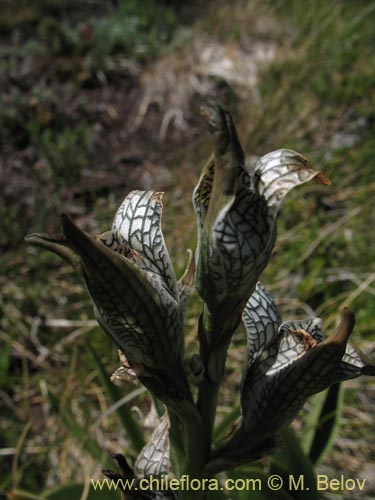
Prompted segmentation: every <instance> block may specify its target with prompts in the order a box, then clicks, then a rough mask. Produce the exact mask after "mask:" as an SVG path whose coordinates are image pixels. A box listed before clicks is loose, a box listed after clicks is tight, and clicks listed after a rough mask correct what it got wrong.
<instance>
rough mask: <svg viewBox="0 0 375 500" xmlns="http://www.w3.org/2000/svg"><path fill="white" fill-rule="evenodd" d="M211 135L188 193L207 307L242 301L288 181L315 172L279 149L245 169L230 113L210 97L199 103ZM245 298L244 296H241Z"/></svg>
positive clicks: (267, 245)
mask: <svg viewBox="0 0 375 500" xmlns="http://www.w3.org/2000/svg"><path fill="white" fill-rule="evenodd" d="M202 112H203V115H204V116H205V117H206V119H207V121H208V126H209V130H210V132H211V134H212V135H213V137H214V143H215V147H214V155H213V156H212V157H211V158H210V160H209V161H208V163H207V165H206V166H205V167H204V169H203V173H202V175H201V177H200V179H199V182H198V185H197V187H196V188H195V191H194V195H193V203H194V207H195V212H196V215H197V219H198V246H197V252H196V261H197V273H196V287H197V289H198V292H199V294H200V295H201V297H202V298H203V300H204V301H205V302H206V304H207V305H208V308H209V310H210V312H211V313H212V312H214V311H215V310H217V309H218V308H219V307H221V306H224V307H227V306H228V304H231V305H232V304H233V306H235V304H237V303H238V302H241V303H243V305H244V303H245V302H246V300H247V299H248V298H249V296H250V295H251V293H252V292H253V290H254V288H255V285H256V282H257V280H258V278H259V276H260V274H261V272H262V271H263V269H264V268H265V267H266V265H267V263H268V260H269V258H270V256H271V252H272V249H273V246H274V243H275V238H276V215H277V212H278V209H279V207H280V204H281V201H282V199H283V198H284V196H285V195H286V194H287V193H288V191H290V190H291V189H292V188H293V187H295V186H298V185H299V184H302V183H304V182H307V181H309V180H311V179H313V178H315V179H316V180H317V181H318V182H320V183H322V184H329V181H328V179H327V178H326V177H324V175H323V174H322V173H321V172H316V171H314V170H312V168H311V166H310V164H309V162H308V160H306V158H304V157H303V156H301V155H300V154H298V153H296V152H294V151H291V150H288V149H280V150H277V151H273V152H272V153H269V154H267V155H265V156H263V157H262V158H260V159H259V160H258V162H257V163H256V165H255V167H254V168H252V169H251V170H249V171H247V170H246V169H245V159H244V153H243V151H242V148H241V145H240V142H239V139H238V136H237V132H236V129H235V127H234V124H233V121H232V118H231V116H230V114H229V113H228V112H227V111H224V110H223V109H222V108H221V107H220V105H219V104H218V103H217V102H216V101H215V100H213V99H209V100H207V104H206V106H204V107H203V109H202ZM244 301H245V302H244Z"/></svg>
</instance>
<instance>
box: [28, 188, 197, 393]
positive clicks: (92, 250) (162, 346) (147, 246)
mask: <svg viewBox="0 0 375 500" xmlns="http://www.w3.org/2000/svg"><path fill="white" fill-rule="evenodd" d="M161 198H162V193H154V192H153V191H133V192H131V193H130V194H129V195H128V196H127V197H126V198H125V200H124V202H123V203H122V205H121V206H120V208H119V210H118V211H117V213H116V215H115V219H114V222H113V226H112V229H111V230H110V231H108V232H106V233H104V234H101V235H99V236H97V237H96V238H93V237H91V236H89V235H88V234H86V233H84V232H83V231H82V230H81V229H79V228H78V227H77V226H76V225H75V224H74V223H73V222H72V221H71V219H70V218H69V217H68V216H66V215H64V216H62V229H63V235H60V236H53V235H45V234H32V235H30V236H28V237H27V241H28V242H29V243H32V244H34V245H39V246H42V247H44V248H47V249H49V250H51V251H53V252H55V253H57V254H58V255H60V256H61V257H63V258H65V259H66V260H68V262H70V263H71V264H72V265H73V267H74V268H75V269H76V270H77V271H78V274H79V275H80V277H81V278H82V279H83V281H84V283H85V285H86V287H87V290H88V292H89V294H90V296H91V298H92V300H93V302H94V308H95V313H96V317H97V320H98V322H99V324H100V325H101V327H102V328H103V330H104V331H105V332H106V333H107V334H108V335H109V336H110V337H111V338H112V340H113V341H114V342H115V343H116V344H117V345H118V347H119V348H120V349H121V350H122V352H123V353H124V354H125V356H126V359H127V360H128V362H129V363H130V365H131V366H132V365H136V366H137V369H138V372H139V371H140V367H143V370H142V371H141V375H140V377H139V378H140V379H142V375H143V376H144V377H146V378H148V379H150V378H153V379H154V380H156V381H157V388H158V389H157V390H159V392H160V390H161V392H163V391H170V392H171V397H172V394H173V396H175V397H176V399H188V400H190V399H191V394H190V390H189V387H188V384H187V381H186V377H185V373H184V370H183V364H182V357H183V345H184V344H183V311H182V308H181V306H180V297H179V290H178V283H177V280H176V276H175V273H174V269H173V266H172V263H171V261H170V258H169V254H168V251H167V248H166V245H165V241H164V238H163V234H162V231H161V227H160V224H161V213H162V202H161ZM163 387H164V388H163ZM159 395H160V394H159ZM161 397H162V399H163V395H161ZM164 399H165V398H164Z"/></svg>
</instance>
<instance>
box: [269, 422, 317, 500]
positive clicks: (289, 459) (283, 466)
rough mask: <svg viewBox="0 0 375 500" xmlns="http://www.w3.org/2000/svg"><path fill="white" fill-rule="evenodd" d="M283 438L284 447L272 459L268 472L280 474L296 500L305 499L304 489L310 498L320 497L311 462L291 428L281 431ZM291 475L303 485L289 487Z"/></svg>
mask: <svg viewBox="0 0 375 500" xmlns="http://www.w3.org/2000/svg"><path fill="white" fill-rule="evenodd" d="M283 440H284V444H285V447H284V448H283V450H282V451H281V452H280V453H277V454H276V455H275V456H274V458H273V459H272V462H271V467H270V474H277V475H279V476H281V477H282V478H283V481H284V487H285V486H287V487H288V489H289V494H290V495H291V496H292V497H293V498H295V499H296V500H297V499H298V500H306V498H307V493H306V491H308V498H309V499H311V500H316V499H319V498H321V496H320V494H319V493H318V491H317V489H316V475H315V473H314V469H313V466H312V463H311V461H310V459H309V457H308V456H307V455H305V453H304V452H303V449H302V447H301V444H300V442H299V441H298V439H297V437H296V435H295V433H294V431H293V430H292V429H291V428H289V429H286V430H285V431H284V432H283ZM291 477H293V479H294V481H295V483H298V480H299V479H300V478H302V482H303V487H299V488H297V487H295V488H294V487H292V488H290V487H289V486H290V478H291ZM291 490H292V491H291Z"/></svg>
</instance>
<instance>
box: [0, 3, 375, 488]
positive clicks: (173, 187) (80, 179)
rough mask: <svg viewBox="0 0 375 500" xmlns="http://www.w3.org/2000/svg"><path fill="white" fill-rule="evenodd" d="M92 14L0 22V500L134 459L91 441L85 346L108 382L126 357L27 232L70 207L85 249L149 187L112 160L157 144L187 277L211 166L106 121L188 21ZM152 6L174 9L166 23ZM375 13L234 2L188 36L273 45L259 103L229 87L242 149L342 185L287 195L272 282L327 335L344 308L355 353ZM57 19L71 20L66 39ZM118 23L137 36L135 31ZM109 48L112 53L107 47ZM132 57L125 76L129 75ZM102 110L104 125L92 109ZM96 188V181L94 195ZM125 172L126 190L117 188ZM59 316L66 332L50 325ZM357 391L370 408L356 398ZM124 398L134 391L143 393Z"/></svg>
mask: <svg viewBox="0 0 375 500" xmlns="http://www.w3.org/2000/svg"><path fill="white" fill-rule="evenodd" d="M85 4H86V2H65V3H64V4H63V3H62V2H58V1H57V0H56V1H52V0H48V1H47V2H33V3H30V2H26V1H24V2H21V3H20V6H21V7H22V8H21V7H20V8H19V9H18V11H17V12H18V13H17V16H15V15H14V12H13V10H12V9H13V7H11V3H10V2H9V4H8V5H7V6H6V7H7V11H6V12H7V15H0V19H1V28H2V30H3V38H2V43H0V51H1V54H2V56H3V57H2V62H1V69H2V73H3V74H4V75H7V80H6V85H5V87H4V89H5V90H4V91H3V92H2V94H1V100H2V103H3V106H2V107H1V111H0V124H1V128H2V131H3V136H2V139H1V146H2V148H3V151H4V155H3V157H4V165H5V168H6V172H7V173H8V176H7V178H6V179H5V181H6V182H5V183H4V185H3V187H2V190H3V193H2V194H4V200H5V204H2V205H1V207H0V247H1V250H0V288H1V296H0V311H1V312H0V314H1V317H0V321H1V323H0V341H1V344H2V346H4V348H3V347H2V349H1V353H0V396H1V398H0V406H1V411H0V415H1V416H0V441H1V442H2V443H3V444H2V449H8V454H6V455H3V456H2V457H1V460H0V489H1V488H3V489H8V488H10V487H11V486H13V487H15V486H20V487H22V488H24V489H28V490H30V491H34V492H39V491H40V490H41V488H44V487H45V486H46V485H48V486H52V485H53V484H59V483H64V482H69V481H75V480H79V481H83V480H85V478H87V477H89V476H90V475H91V476H95V475H96V476H99V474H100V468H101V465H100V464H99V465H98V447H100V448H102V449H104V450H105V452H104V453H102V454H101V457H100V458H101V459H102V460H103V464H104V463H105V461H106V460H107V458H106V457H108V452H109V451H118V450H119V448H120V449H126V447H127V444H128V441H127V438H126V435H125V434H124V432H123V430H122V429H121V426H120V419H119V417H118V416H117V415H116V414H115V413H113V414H111V415H110V416H109V417H108V418H106V419H105V420H104V421H103V422H102V423H101V424H100V425H98V426H97V427H96V428H95V429H94V428H93V427H92V424H93V422H95V421H96V420H97V419H98V418H99V416H100V414H101V413H102V412H103V411H105V410H106V409H108V408H109V407H110V406H111V404H112V403H111V401H110V399H109V398H108V395H107V394H106V393H105V390H104V389H103V387H102V385H101V383H100V381H99V380H98V378H97V367H96V366H95V363H94V362H93V360H92V357H91V356H90V354H89V352H88V350H87V349H86V344H87V342H88V341H89V342H90V344H91V345H92V346H93V347H94V349H95V350H96V352H99V353H100V358H101V361H102V363H103V364H104V365H105V366H106V367H107V369H108V371H109V372H111V371H112V370H114V369H115V368H116V367H117V365H118V360H117V354H116V352H115V349H113V346H112V345H111V344H110V342H109V341H108V340H107V339H106V337H105V336H104V335H103V334H102V332H101V331H100V329H99V328H97V327H93V326H91V323H89V322H88V321H89V320H91V319H92V318H93V313H92V308H91V305H90V304H89V302H88V300H87V298H86V296H85V295H84V294H83V292H82V288H81V285H80V284H79V283H78V282H77V281H76V280H75V277H74V276H73V274H72V272H71V271H70V269H68V267H67V266H65V265H62V264H61V262H60V261H59V260H57V259H56V258H54V257H53V256H50V255H46V254H44V253H41V252H38V251H36V250H35V249H31V248H25V247H24V246H23V244H22V239H23V236H24V234H25V233H26V232H31V231H33V230H43V231H50V232H55V231H56V230H57V229H58V225H59V221H58V213H59V212H60V211H61V210H62V207H64V209H65V210H68V211H70V212H71V213H73V215H74V217H75V219H76V220H77V219H78V222H79V223H80V225H81V226H82V227H84V228H85V229H86V230H87V231H88V232H90V233H91V234H98V233H100V232H102V231H104V230H105V229H107V228H108V227H109V225H110V221H111V218H112V216H113V213H114V210H115V209H116V208H117V206H118V204H119V203H120V202H121V199H122V197H123V196H124V195H125V192H124V191H126V190H128V189H130V188H131V187H133V188H136V187H139V188H142V187H143V186H144V185H146V184H147V182H150V181H149V180H147V179H149V177H147V175H146V173H147V172H148V170H147V169H148V168H149V167H148V166H147V165H146V167H145V162H144V160H142V158H141V164H142V165H143V166H142V171H141V175H140V176H139V177H137V176H135V177H134V176H133V177H132V175H135V174H134V172H136V169H137V168H138V167H136V166H133V164H132V163H131V161H132V160H131V159H130V160H129V159H128V158H125V160H126V161H127V162H128V163H127V164H126V165H128V164H130V165H131V166H125V167H124V164H123V163H121V161H122V160H121V161H120V160H118V159H117V157H118V156H119V154H120V153H121V154H123V148H125V146H129V147H130V148H132V147H133V144H134V143H135V144H136V145H137V147H138V149H136V153H137V154H138V151H142V152H144V155H145V157H146V159H150V158H151V155H154V154H155V153H154V152H153V151H150V149H151V146H150V143H151V144H152V145H153V144H155V145H156V146H155V148H156V156H154V157H153V160H152V161H154V162H155V163H156V164H162V163H165V162H166V163H167V165H168V167H169V168H170V169H171V172H172V180H170V181H168V182H169V186H166V187H167V189H166V190H167V191H168V193H167V194H168V196H166V198H165V200H166V202H165V205H166V206H165V214H164V228H165V232H166V237H167V240H168V243H169V247H170V250H171V254H172V256H173V258H174V261H175V262H176V267H177V269H178V273H179V274H181V272H182V269H183V266H184V262H185V258H186V254H185V248H187V247H188V246H190V247H194V244H195V229H194V217H193V215H192V214H193V212H192V208H191V204H190V192H191V190H192V188H193V186H194V184H195V182H196V179H197V177H198V174H199V168H200V165H201V164H203V162H204V159H205V156H206V155H207V154H208V152H209V148H210V145H209V143H208V140H207V138H206V135H205V136H204V139H200V138H199V137H196V138H194V137H192V136H185V137H183V141H181V140H180V141H174V140H172V139H170V141H168V137H167V140H166V143H165V144H164V145H159V144H158V142H157V137H158V128H157V127H155V125H154V122H152V121H151V123H150V124H149V125H148V127H149V128H148V129H140V130H139V132H138V136H137V135H133V136H130V138H129V137H128V136H127V135H126V134H125V133H124V127H123V125H122V123H121V120H122V118H121V116H120V117H119V118H118V117H116V116H115V114H114V113H113V110H111V108H110V107H109V105H112V106H115V110H116V109H117V108H116V105H118V108H119V109H120V107H121V106H125V109H127V108H126V97H127V92H128V91H129V92H131V91H134V88H136V89H137V86H138V85H139V83H138V75H139V74H140V75H141V74H142V71H143V70H144V69H145V68H147V67H148V66H147V65H152V64H153V60H156V59H157V58H163V54H164V51H165V53H168V51H167V49H168V44H169V43H170V42H175V40H176V38H178V37H179V36H180V35H179V31H178V27H179V22H180V21H179V18H178V13H176V12H175V11H172V10H171V9H169V8H164V7H163V8H162V7H160V4H158V6H157V4H156V2H151V1H150V2H147V8H145V10H144V11H142V15H141V13H140V12H139V11H138V10H137V5H136V4H137V3H136V2H126V3H121V2H120V6H119V10H118V11H114V10H112V9H111V8H110V6H109V4H107V3H105V2H103V3H101V5H102V6H101V7H100V8H98V10H97V12H96V15H95V16H94V15H93V14H92V10H90V11H89V12H87V10H85V9H86V7H87V6H86V7H85ZM98 5H99V3H98ZM2 8H4V7H2ZM127 9H130V10H127ZM132 9H133V10H132ZM155 9H162V15H161V16H158V18H159V21H158V23H157V24H154V22H153V19H154V17H155ZM373 10H374V6H373V4H371V3H368V2H338V1H335V2H330V3H328V2H324V1H323V0H314V1H312V2H308V3H307V4H306V2H299V1H297V0H283V1H276V2H257V1H256V0H254V1H253V2H240V1H238V2H235V3H234V4H233V5H232V4H231V6H230V7H229V6H228V5H226V4H225V2H222V3H220V4H219V7H218V6H214V7H212V8H211V9H209V8H208V9H207V11H204V12H203V13H202V17H201V19H198V20H195V21H194V22H193V21H192V20H191V26H190V28H189V30H188V34H187V35H186V34H185V35H184V36H185V38H184V40H185V42H184V43H192V41H194V39H196V38H198V37H200V36H202V33H204V34H205V36H206V35H207V33H210V34H211V36H212V37H214V38H215V39H216V40H220V42H221V43H223V44H229V45H231V46H232V45H233V44H236V46H238V47H241V49H243V50H250V46H249V43H250V42H251V40H252V39H253V38H255V39H257V38H261V39H263V40H264V39H266V40H267V41H269V42H272V43H273V44H274V45H275V46H276V50H275V57H274V59H273V62H272V63H270V64H268V65H266V66H265V67H263V68H261V69H260V70H259V71H260V73H259V74H258V84H257V92H256V93H255V94H254V92H253V90H251V91H250V90H249V92H248V94H246V97H244V96H243V94H241V98H239V97H238V94H237V92H238V89H237V88H236V86H235V85H233V86H230V85H229V87H230V89H229V90H230V91H227V92H226V93H225V99H227V101H228V103H230V104H231V105H232V104H233V105H235V107H236V109H234V111H235V115H236V118H237V121H238V123H239V125H238V129H239V134H240V137H241V139H242V141H243V143H244V145H245V149H246V152H247V153H248V154H249V155H261V154H264V153H266V152H268V151H271V150H272V149H277V148H280V147H289V148H293V149H296V150H297V151H300V152H301V153H303V154H305V155H306V156H308V157H309V159H310V160H311V162H312V165H313V167H314V168H315V169H319V170H322V171H323V172H324V173H325V174H326V175H327V176H328V177H329V178H331V180H332V186H331V187H330V188H322V187H320V186H317V185H314V184H309V185H307V186H304V187H302V188H299V189H298V190H297V191H295V192H292V193H291V195H290V196H289V198H288V200H287V201H286V202H285V204H284V205H283V208H282V211H281V214H280V217H279V239H278V243H277V246H276V248H275V252H274V255H273V257H272V261H271V264H270V266H269V267H268V268H267V270H266V272H265V274H264V277H263V281H264V282H265V284H267V285H268V286H270V288H271V289H272V291H273V292H274V294H275V296H276V298H277V300H278V303H279V305H280V308H281V311H282V314H283V317H284V318H285V319H287V318H288V317H289V316H290V317H293V316H306V315H309V314H308V312H309V310H310V309H314V310H315V311H316V313H317V314H318V315H321V316H322V317H323V318H324V325H325V327H326V330H327V332H328V333H330V332H331V331H332V329H333V328H334V325H335V323H336V321H337V312H338V311H339V310H340V309H341V308H342V306H343V305H349V306H350V307H352V308H353V309H354V310H355V312H356V315H357V326H356V330H355V340H357V341H358V342H361V341H362V342H367V344H368V343H369V342H370V341H373V340H374V333H373V332H374V326H375V325H374V317H373V308H372V307H371V302H373V295H374V293H375V287H374V279H375V269H374V257H375V255H374V245H373V236H374V231H373V227H374V223H375V220H374V215H373V209H372V200H373V195H374V188H375V178H374V173H373V172H374V165H373V158H374V140H373V132H374V99H373V88H374V77H373V74H374V71H373V69H374V68H373V64H371V61H372V60H373V49H372V36H373V35H372V22H371V15H373ZM56 16H57V18H59V16H60V18H61V19H62V23H59V29H56V22H55V21H54V19H56ZM86 19H89V20H90V22H92V25H93V31H92V33H93V36H94V38H93V41H90V37H91V34H90V33H91V32H90V30H89V31H87V30H86V31H85V30H84V29H83V28H84V27H85V26H86V23H85V20H86ZM257 20H261V21H262V22H261V23H260V24H261V26H259V24H257ZM123 23H132V24H131V26H130V27H129V29H128V30H127V31H126V33H125V31H123V30H122V27H123ZM150 27H152V29H151V30H150V29H149V28H150ZM82 29H83V31H82ZM130 35H131V36H130ZM85 37H86V38H85ZM252 37H253V38H252ZM108 39H109V40H110V43H108V44H106V43H104V42H105V41H106V40H108ZM186 40H187V42H186ZM177 45H178V44H177ZM171 54H172V57H173V52H169V53H168V57H171ZM125 60H127V61H130V63H131V64H130V63H129V64H127V65H125V64H122V63H121V61H122V62H123V63H124V61H125ZM116 61H117V62H118V64H117V63H116ZM178 63H179V61H178ZM49 65H50V66H49ZM116 65H117V66H116ZM176 65H177V62H176ZM48 67H50V69H48ZM25 68H32V69H31V70H29V71H28V72H27V71H26V72H25ZM172 69H173V68H172ZM40 74H42V75H45V78H46V81H43V79H41V78H40V76H38V75H40ZM101 75H104V79H103V78H102V76H101ZM215 84H216V85H217V86H218V89H219V92H221V91H222V90H220V89H223V88H226V89H227V90H228V84H227V83H226V82H225V81H222V80H220V79H219V80H217V81H216V83H215ZM119 89H122V90H121V91H120V90H119ZM106 92H108V93H109V94H110V95H111V96H115V97H113V99H114V100H113V101H111V100H105V99H106V96H105V93H106ZM119 92H120V94H119ZM121 92H123V93H121ZM117 95H120V97H119V99H118V100H115V99H117V97H116V96H117ZM129 95H131V96H134V94H130V93H129ZM135 95H136V97H137V98H138V94H135ZM97 101H98V103H97ZM93 102H95V106H93ZM99 103H102V106H103V107H104V108H105V111H101V110H100V109H98V106H96V104H99ZM235 103H236V104H235ZM193 105H195V102H194V103H193ZM104 108H103V109H104ZM160 109H161V110H162V105H161V107H160ZM159 114H160V113H159ZM146 118H147V117H146ZM145 130H146V137H143V136H142V134H145ZM199 133H200V134H202V129H200V131H199ZM121 134H122V136H121ZM155 136H156V139H155ZM103 137H104V139H103ZM121 137H123V138H125V139H122V140H123V141H125V145H124V146H122V142H121ZM132 151H133V150H131V152H132ZM121 158H122V157H121ZM250 160H251V158H250ZM142 162H143V163H142ZM7 165H8V166H9V165H10V166H11V167H12V168H10V167H9V168H8V166H7ZM119 165H120V167H121V169H125V170H119V168H120V167H119ZM134 165H136V163H134ZM177 165H178V167H177ZM89 166H90V168H89ZM119 171H120V172H121V175H119V174H118V172H119ZM150 171H151V172H153V170H152V169H151V170H150ZM145 172H146V173H145ZM158 172H160V170H156V174H155V173H154V174H153V173H151V174H149V175H151V178H152V181H153V182H152V184H155V186H156V187H157V189H164V188H165V184H166V182H164V181H161V180H160V178H158ZM99 173H101V174H103V176H102V177H100V179H101V180H100V182H99V183H94V185H92V183H90V182H91V181H92V179H93V178H95V175H98V174H99ZM116 173H117V174H116ZM113 174H116V175H117V178H116V183H117V184H118V185H117V186H116V184H111V183H110V182H109V181H108V179H110V178H111V175H113ZM145 179H146V180H145ZM142 182H145V184H142ZM163 182H164V186H163ZM199 307H200V305H199V301H198V300H197V299H195V300H194V301H193V303H192V308H191V313H190V316H189V318H188V337H187V342H188V351H190V350H194V349H196V347H195V339H194V334H195V326H196V319H195V318H196V313H197V312H198V310H199ZM56 319H65V320H67V322H66V323H65V326H63V327H62V326H56V324H57V323H56V321H55V322H54V320H56ZM75 322H78V323H75ZM243 349H244V343H243V339H235V342H234V348H233V349H232V351H231V352H230V355H229V362H228V377H227V386H226V387H227V388H226V389H225V390H224V391H223V395H222V401H221V406H220V407H221V411H222V413H223V414H225V413H227V412H228V409H229V407H230V405H232V404H233V399H232V393H233V392H235V390H238V384H239V381H240V373H239V370H238V364H239V363H241V362H242V353H243ZM351 387H352V388H351ZM358 387H360V388H361V391H362V392H361V398H362V399H359V396H358V394H357V393H356V392H355V390H354V389H356V390H358ZM120 390H121V391H123V392H124V393H126V392H131V391H132V390H133V387H132V386H131V385H126V386H124V387H121V389H120ZM373 398H374V394H373V391H372V392H371V388H370V386H369V385H366V384H365V385H361V386H358V385H357V384H353V385H352V386H349V388H348V390H347V393H346V407H345V408H346V410H344V425H345V429H344V430H345V433H347V434H348V435H349V436H351V437H352V442H354V441H355V440H356V439H357V440H359V441H360V442H361V443H364V441H365V438H366V433H368V430H369V429H370V427H369V423H368V422H367V424H366V419H365V418H363V419H362V418H361V417H360V415H362V414H364V408H363V401H364V400H366V401H368V402H370V403H371V401H373ZM132 404H133V402H132V403H130V404H129V405H128V406H129V408H130V406H131V405H132ZM136 404H137V406H138V407H139V409H140V410H139V411H141V412H143V413H144V412H146V411H147V408H148V403H147V399H146V398H145V396H144V395H142V396H139V397H138V398H137V399H136ZM352 406H353V407H357V408H360V412H359V414H358V415H357V418H353V415H351V411H352V409H351V407H352ZM87 429H89V431H88V433H87ZM366 429H367V431H366ZM87 434H88V435H89V438H90V439H89V441H88V443H89V444H87V443H86V444H85V445H82V443H81V442H80V441H81V440H80V436H83V435H87ZM90 443H91V444H90ZM97 443H99V445H98V444H97ZM9 449H10V451H9ZM335 450H336V451H335V453H336V454H333V455H332V456H330V457H331V458H329V460H328V463H329V466H331V465H332V466H333V467H336V468H338V469H340V467H345V466H348V464H347V463H345V459H344V457H345V453H344V451H343V446H342V445H341V444H340V439H339V440H338V445H336V448H335ZM361 456H362V458H363V460H362V462H360V463H357V466H356V470H357V471H358V473H359V474H360V473H361V470H362V468H363V464H364V463H365V462H366V461H371V460H373V459H371V453H370V451H369V450H368V449H367V447H366V446H365V445H364V444H363V449H362V450H361ZM332 457H333V458H332ZM99 461H100V460H99ZM103 464H102V465H103ZM343 464H344V465H343ZM349 464H350V461H349ZM341 470H342V469H341ZM347 470H350V469H347Z"/></svg>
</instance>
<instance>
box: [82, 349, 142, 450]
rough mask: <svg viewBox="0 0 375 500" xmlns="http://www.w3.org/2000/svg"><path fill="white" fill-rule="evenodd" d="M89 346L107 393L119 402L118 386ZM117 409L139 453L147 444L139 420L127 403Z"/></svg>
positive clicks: (130, 439)
mask: <svg viewBox="0 0 375 500" xmlns="http://www.w3.org/2000/svg"><path fill="white" fill-rule="evenodd" d="M87 347H88V351H89V353H90V355H91V358H92V360H93V362H94V364H95V366H96V368H97V370H98V375H99V378H100V381H101V383H102V385H103V386H104V388H105V390H106V393H107V394H108V396H109V398H110V400H111V401H112V404H115V403H117V402H118V401H119V400H120V399H121V395H120V392H119V390H118V388H117V387H116V385H115V384H114V383H112V382H111V380H110V375H109V374H108V373H107V372H106V370H105V368H104V366H103V364H102V362H101V361H100V359H99V356H98V355H97V353H96V352H95V350H94V348H93V347H92V346H91V345H90V344H87ZM116 411H117V414H118V416H119V418H120V420H121V423H122V426H123V428H124V429H125V431H126V433H127V437H128V439H129V441H130V442H131V444H132V446H133V449H134V452H135V454H136V455H138V453H139V452H140V451H141V449H142V448H143V446H144V445H145V441H144V438H143V433H142V429H141V428H140V426H139V425H138V422H136V420H135V419H134V417H133V415H132V412H131V410H130V409H129V408H128V407H127V406H126V405H122V406H120V407H119V408H117V410H116Z"/></svg>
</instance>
